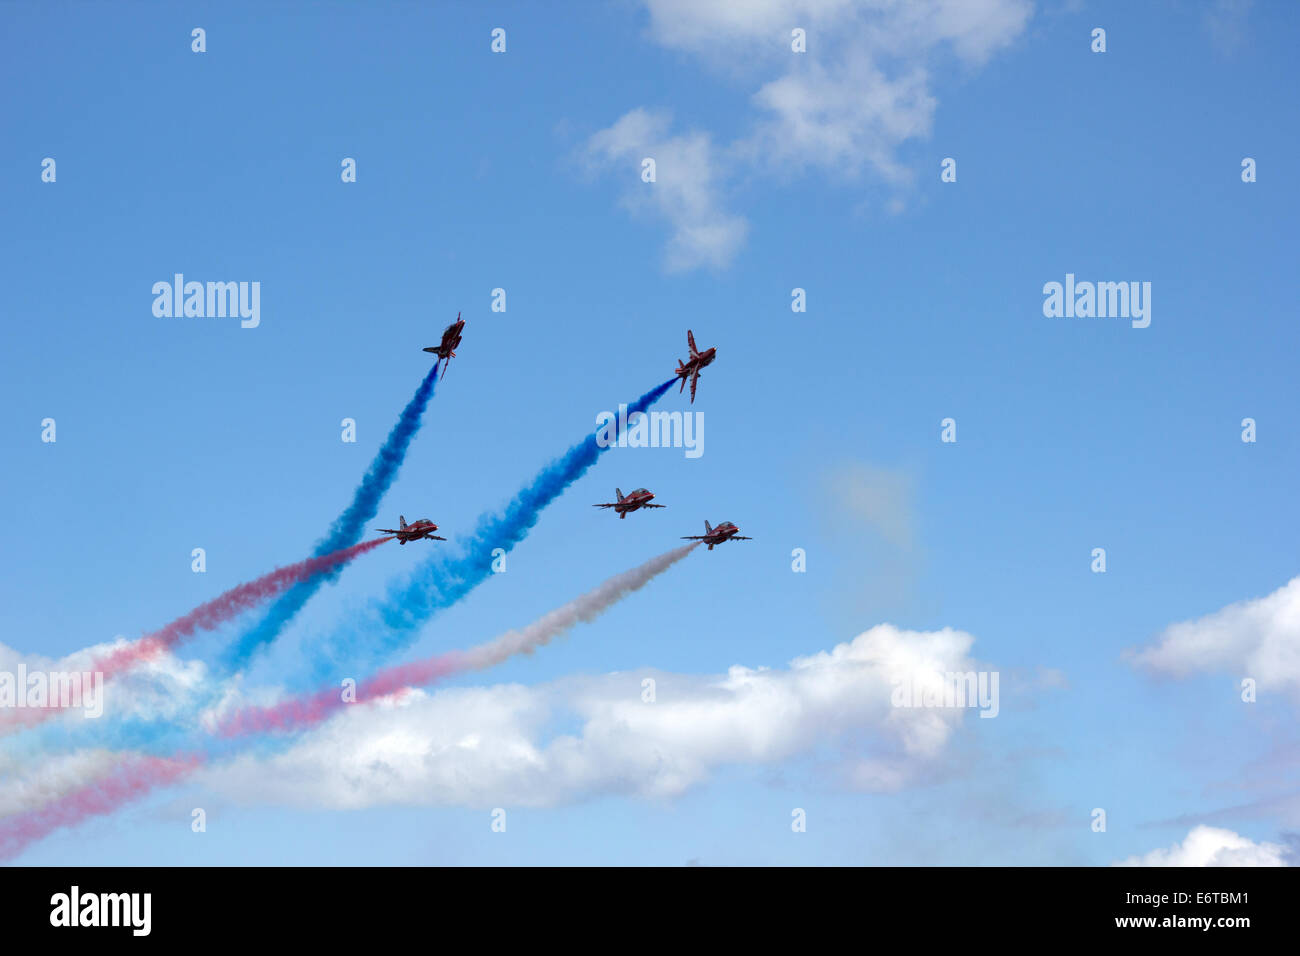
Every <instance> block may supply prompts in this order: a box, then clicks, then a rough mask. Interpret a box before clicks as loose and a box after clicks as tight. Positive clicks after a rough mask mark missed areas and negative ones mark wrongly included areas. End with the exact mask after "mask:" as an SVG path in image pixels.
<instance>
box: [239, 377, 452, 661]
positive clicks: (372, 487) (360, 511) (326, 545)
mask: <svg viewBox="0 0 1300 956" xmlns="http://www.w3.org/2000/svg"><path fill="white" fill-rule="evenodd" d="M438 364H439V363H437V362H435V363H434V365H433V368H431V369H429V374H427V375H426V376H424V381H423V382H421V383H420V387H419V388H418V389H416V390H415V395H413V396H412V397H411V400H410V401H409V402H407V403H406V407H405V408H404V409H402V414H401V417H400V418H398V419H397V424H396V425H394V426H393V430H392V431H390V432H389V433H388V438H387V439H385V440H384V444H383V446H382V447H380V449H379V453H378V454H377V455H376V456H375V459H374V461H372V462H371V463H370V470H369V471H367V472H366V476H365V477H364V478H362V479H361V484H359V485H358V486H357V490H356V492H355V493H354V494H353V496H352V504H350V505H348V508H347V510H346V511H344V512H343V514H341V515H339V516H338V518H337V519H335V521H334V524H333V525H332V526H331V527H330V530H329V533H328V534H327V535H325V537H323V538H321V540H320V541H318V542H316V547H315V549H314V550H313V551H312V556H313V557H319V556H321V555H326V554H331V553H332V552H334V551H337V550H338V549H339V548H347V547H351V546H352V545H354V544H356V543H357V542H358V541H360V540H361V536H362V535H363V534H365V531H366V526H367V525H368V524H370V522H371V521H373V520H374V517H375V515H376V514H378V513H379V501H380V499H381V498H383V497H384V494H385V493H386V492H387V491H388V489H389V488H390V487H391V486H392V484H393V481H394V480H395V479H396V478H397V471H398V469H399V468H401V467H402V462H403V461H404V460H405V458H406V452H407V449H408V448H410V445H411V439H413V438H414V437H415V433H416V432H417V431H419V430H420V419H421V417H422V416H423V415H424V409H425V407H426V406H427V405H428V404H429V399H430V398H432V397H433V386H434V383H435V381H437V378H438ZM342 572H343V569H342V568H336V569H335V570H333V571H330V572H329V573H327V574H322V575H319V576H317V577H314V578H312V579H311V580H309V581H303V582H302V583H301V584H295V585H294V586H293V587H291V588H290V589H289V590H288V591H286V592H285V593H284V594H283V595H281V596H280V598H279V599H278V600H276V602H275V603H274V604H272V605H271V606H270V607H269V608H267V611H266V613H265V614H264V615H263V616H262V618H261V620H259V621H258V622H257V623H256V624H254V625H253V626H252V627H251V628H249V629H248V630H246V631H244V632H243V634H241V635H240V636H239V638H238V639H237V640H236V642H235V645H234V647H233V648H231V650H230V651H229V653H228V654H227V655H226V659H225V666H226V667H227V668H228V669H231V670H236V669H238V668H240V667H242V666H243V665H245V664H247V663H248V661H249V659H250V658H251V657H252V656H253V654H255V653H256V652H257V651H258V649H260V648H261V647H263V646H265V645H267V644H269V643H271V641H273V640H275V639H276V638H277V637H278V636H279V635H280V632H281V631H282V630H284V628H285V627H286V626H287V625H288V623H289V622H290V621H291V620H293V618H294V615H296V614H297V613H298V612H299V611H300V610H302V607H303V605H304V604H306V603H307V602H308V601H309V600H310V599H311V597H312V595H314V594H315V593H316V592H317V591H318V590H319V589H320V587H321V585H322V584H324V583H325V582H326V581H334V580H337V579H338V576H339V575H340V574H341V573H342Z"/></svg>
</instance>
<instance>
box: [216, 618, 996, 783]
mask: <svg viewBox="0 0 1300 956" xmlns="http://www.w3.org/2000/svg"><path fill="white" fill-rule="evenodd" d="M973 641H974V639H973V638H972V637H971V636H970V635H969V634H966V633H963V632H961V631H955V630H952V629H944V630H941V631H931V632H916V631H904V630H900V629H898V628H895V627H893V626H891V625H879V626H877V627H873V628H872V629H871V630H869V631H866V632H864V633H863V634H860V635H858V637H856V638H854V639H853V640H852V641H849V642H847V643H843V644H840V645H837V646H836V647H835V648H833V649H832V650H830V651H825V652H821V653H818V654H814V655H811V656H808V657H800V658H796V659H795V660H793V661H791V662H790V664H789V665H788V666H786V667H784V668H780V669H769V668H750V667H743V666H735V667H732V668H730V669H729V670H728V671H727V672H726V674H723V675H717V676H714V677H702V676H688V675H677V674H668V673H661V672H657V671H645V672H636V673H624V674H610V675H604V676H599V677H589V678H571V679H567V680H563V681H559V682H555V683H552V684H546V685H541V686H539V687H535V688H528V687H521V686H517V685H498V686H493V687H482V688H450V689H444V690H441V691H438V692H436V693H425V692H417V693H413V694H408V695H405V696H404V697H402V698H400V699H395V700H389V701H385V702H383V703H382V704H380V705H378V706H374V707H355V708H350V709H348V710H347V711H345V712H343V713H342V714H340V715H339V716H338V717H336V718H334V719H332V720H331V721H329V722H328V723H326V724H324V725H322V726H321V727H320V728H318V729H317V730H315V731H313V732H311V733H309V734H307V735H305V736H303V737H302V738H300V739H299V740H298V741H297V742H296V743H295V744H293V745H292V746H291V747H290V748H289V749H288V750H286V751H284V752H283V753H279V754H272V755H261V754H246V755H244V756H241V757H239V758H237V759H236V760H234V761H233V762H231V763H228V764H225V765H222V766H217V767H211V768H208V769H206V770H204V771H202V772H201V774H200V776H201V779H202V782H204V783H205V784H206V785H208V786H209V787H211V788H214V789H216V790H218V791H220V792H222V793H223V794H225V795H226V796H229V797H231V798H233V799H236V800H239V801H241V802H256V803H260V802H270V803H281V804H288V805H297V806H324V807H335V808H356V807H365V806H372V805H387V804H412V805H458V806H472V807H495V806H512V805H513V806H554V805H559V804H566V803H572V802H577V801H580V800H583V799H587V798H590V797H594V796H598V795H602V794H623V795H629V796H637V797H646V798H672V797H675V796H677V795H679V794H682V793H684V792H686V791H687V790H689V789H690V788H692V787H694V786H697V785H699V784H701V783H703V782H705V781H706V780H708V779H709V778H710V776H711V775H712V774H714V773H715V772H717V771H719V770H720V769H722V768H724V767H727V766H731V765H769V764H776V763H778V762H780V761H784V760H787V759H790V758H793V757H797V756H801V755H807V754H812V753H814V752H816V751H818V750H819V749H820V748H822V747H824V746H828V745H833V744H835V743H836V742H840V743H843V742H845V741H846V740H851V741H852V743H853V745H854V749H855V753H854V755H853V756H852V757H850V758H849V761H848V762H847V763H846V764H845V765H844V766H843V767H842V771H843V772H842V779H843V781H844V782H845V783H846V784H847V785H849V786H856V787H860V788H863V789H870V790H897V789H899V788H901V787H904V786H907V785H909V784H910V783H912V782H914V781H915V780H917V779H918V778H919V777H920V776H923V775H925V774H928V773H932V772H934V770H935V768H936V766H937V765H938V764H940V763H941V762H942V758H943V755H944V752H945V748H946V745H947V744H948V742H949V740H950V739H951V738H952V735H953V734H954V733H955V732H956V730H957V728H958V726H959V725H960V723H961V721H962V720H963V718H964V716H965V713H966V712H965V710H963V709H958V708H920V707H915V708H902V707H894V706H892V703H891V692H892V691H893V689H894V683H893V682H894V681H895V680H897V679H900V678H907V677H916V678H917V679H918V680H926V679H928V678H929V676H930V675H932V674H934V673H935V672H941V673H942V672H959V671H960V672H964V671H971V670H974V669H975V664H974V663H973V661H971V660H970V658H969V657H968V652H969V650H970V648H971V645H972V643H973ZM647 677H648V678H652V679H653V680H654V681H655V699H654V700H653V702H648V701H646V700H645V699H643V695H644V693H645V691H644V687H643V680H644V679H645V678H647ZM575 723H576V724H577V726H578V728H579V729H578V730H576V731H572V728H573V726H574V725H575ZM562 731H569V732H562ZM863 749H865V750H866V752H865V753H862V752H861V751H862V750H863Z"/></svg>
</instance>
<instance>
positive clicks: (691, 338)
mask: <svg viewBox="0 0 1300 956" xmlns="http://www.w3.org/2000/svg"><path fill="white" fill-rule="evenodd" d="M686 344H687V346H689V347H690V350H691V358H695V356H697V355H699V354H700V350H699V349H697V348H696V347H695V333H694V332H692V331H691V330H690V329H687V330H686Z"/></svg>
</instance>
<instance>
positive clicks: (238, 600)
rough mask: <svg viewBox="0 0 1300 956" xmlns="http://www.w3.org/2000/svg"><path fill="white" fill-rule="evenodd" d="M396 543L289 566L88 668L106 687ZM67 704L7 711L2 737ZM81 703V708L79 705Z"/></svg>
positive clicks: (234, 590) (353, 549) (55, 702)
mask: <svg viewBox="0 0 1300 956" xmlns="http://www.w3.org/2000/svg"><path fill="white" fill-rule="evenodd" d="M391 540H392V538H391V537H383V538H375V539H373V540H371V541H365V542H362V543H361V544H355V545H353V546H352V547H350V548H343V549H341V550H339V551H334V552H332V553H330V554H325V555H322V556H320V557H315V558H308V559H307V560H305V561H299V562H298V563H297V564H287V565H285V566H284V567H281V568H276V569H275V570H274V571H271V572H268V573H267V574H264V575H262V576H261V577H260V578H255V579H254V580H252V581H245V582H244V583H243V584H240V585H237V586H236V587H233V588H231V589H230V590H228V591H226V592H224V593H223V594H220V595H218V596H217V597H215V598H213V599H212V600H211V601H208V602H206V603H204V604H200V605H199V606H198V607H196V608H195V609H194V610H192V611H190V612H189V613H188V614H185V615H183V616H181V617H178V618H177V619H176V620H174V621H172V622H171V623H170V624H168V625H167V626H166V627H164V628H162V629H161V630H158V631H154V632H153V633H152V634H146V635H145V636H144V637H142V638H140V639H139V640H137V641H132V642H131V643H129V644H127V645H126V646H125V647H119V648H117V649H115V650H113V651H110V652H108V653H107V654H105V655H103V656H100V657H97V658H95V659H94V660H93V661H92V662H91V664H90V666H89V667H88V668H86V671H88V672H89V673H92V674H94V673H99V674H102V675H103V679H104V680H105V681H108V680H111V679H112V678H113V677H115V676H117V675H118V674H120V673H122V672H123V671H126V670H130V669H131V668H132V667H134V666H135V665H136V664H139V663H141V662H143V661H148V660H152V659H153V658H155V657H157V656H158V655H159V654H161V653H163V652H164V651H168V650H171V649H172V648H174V647H175V646H176V645H177V644H179V643H180V642H181V641H183V640H185V639H186V638H188V637H191V636H193V635H194V633H195V632H197V631H210V630H213V629H214V628H217V627H220V626H221V625H222V624H225V623H226V622H227V621H230V620H232V619H233V618H235V617H237V616H238V615H239V614H241V613H243V612H244V611H247V610H248V609H249V608H251V607H254V606H256V605H258V604H260V603H261V602H262V601H265V600H266V599H267V598H270V597H273V596H274V595H276V594H281V593H283V592H284V591H285V589H286V588H289V587H290V586H293V585H296V584H300V583H302V582H304V581H310V580H312V579H313V578H319V577H321V576H323V575H325V574H329V573H332V572H337V570H338V569H339V568H341V567H342V566H343V565H345V564H347V563H348V562H349V561H352V560H353V559H354V558H357V557H359V556H361V555H363V554H365V553H366V552H367V551H373V550H374V549H375V548H377V547H379V546H380V545H381V544H383V543H384V542H385V541H391ZM66 703H67V702H66V701H63V700H54V699H51V700H50V701H49V702H48V706H45V707H38V708H23V709H21V710H19V709H14V710H7V711H6V714H7V716H8V717H9V719H7V720H5V721H3V722H2V723H0V734H3V733H6V732H8V731H10V730H13V729H16V728H18V727H30V726H33V725H35V724H38V723H40V722H41V721H43V720H45V719H46V718H48V717H50V716H52V715H53V714H56V713H59V712H61V711H62V710H65V709H66V706H65V705H66ZM78 703H79V702H78Z"/></svg>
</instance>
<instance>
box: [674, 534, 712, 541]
mask: <svg viewBox="0 0 1300 956" xmlns="http://www.w3.org/2000/svg"><path fill="white" fill-rule="evenodd" d="M711 537H713V536H712V535H708V534H684V535H682V540H683V541H703V540H704V539H705V538H711Z"/></svg>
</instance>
